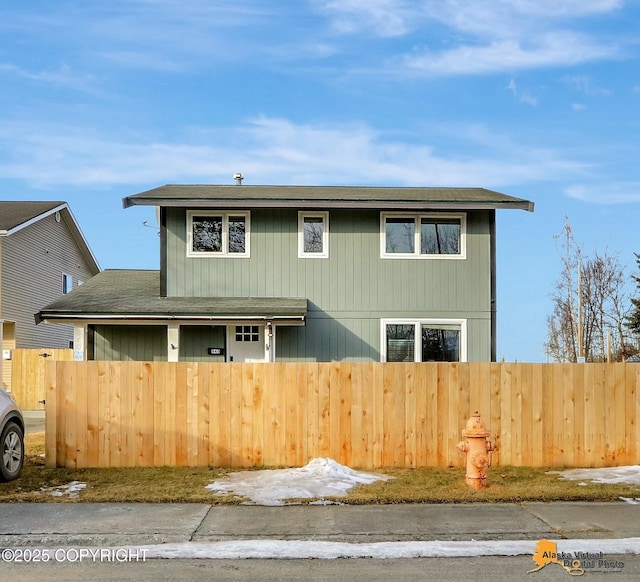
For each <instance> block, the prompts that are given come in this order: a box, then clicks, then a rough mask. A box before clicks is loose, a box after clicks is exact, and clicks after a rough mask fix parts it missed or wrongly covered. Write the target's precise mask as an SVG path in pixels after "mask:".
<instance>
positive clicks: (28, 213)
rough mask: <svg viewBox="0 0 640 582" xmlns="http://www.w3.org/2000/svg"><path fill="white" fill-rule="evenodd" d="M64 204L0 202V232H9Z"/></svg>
mask: <svg viewBox="0 0 640 582" xmlns="http://www.w3.org/2000/svg"><path fill="white" fill-rule="evenodd" d="M64 204H65V203H64V202H25V201H12V200H7V201H4V200H3V201H0V231H7V232H9V231H11V230H13V229H14V228H16V227H18V226H20V225H22V224H25V223H26V222H29V221H31V220H33V219H34V218H37V217H39V216H40V215H41V214H46V213H48V212H49V211H51V210H55V209H58V208H59V207H61V206H63V205H64Z"/></svg>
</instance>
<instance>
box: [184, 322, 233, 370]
mask: <svg viewBox="0 0 640 582" xmlns="http://www.w3.org/2000/svg"><path fill="white" fill-rule="evenodd" d="M225 335H226V330H225V328H224V326H219V325H218V326H213V325H189V326H187V325H183V326H180V356H179V360H180V361H181V362H224V361H225V356H210V355H208V354H207V349H208V348H210V347H225Z"/></svg>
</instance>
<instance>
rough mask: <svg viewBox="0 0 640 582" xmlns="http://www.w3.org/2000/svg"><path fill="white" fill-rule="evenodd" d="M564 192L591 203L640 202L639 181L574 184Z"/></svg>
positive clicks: (571, 196)
mask: <svg viewBox="0 0 640 582" xmlns="http://www.w3.org/2000/svg"><path fill="white" fill-rule="evenodd" d="M565 192H566V194H567V196H569V197H570V198H574V199H576V200H582V201H583V202H589V203H593V204H622V203H632V202H640V182H611V183H597V184H596V183H589V184H588V185H584V184H574V185H572V186H569V187H567V188H566V190H565Z"/></svg>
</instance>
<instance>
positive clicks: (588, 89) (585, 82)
mask: <svg viewBox="0 0 640 582" xmlns="http://www.w3.org/2000/svg"><path fill="white" fill-rule="evenodd" d="M563 81H564V83H565V84H566V85H568V86H569V87H571V88H572V89H574V90H575V91H578V92H579V93H584V94H585V95H589V96H600V95H611V90H610V89H606V88H604V87H600V86H598V85H597V84H596V82H595V81H594V80H593V79H592V78H591V77H590V76H588V75H566V76H565V77H563Z"/></svg>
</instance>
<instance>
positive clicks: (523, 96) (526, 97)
mask: <svg viewBox="0 0 640 582" xmlns="http://www.w3.org/2000/svg"><path fill="white" fill-rule="evenodd" d="M507 89H509V90H510V91H511V93H512V94H513V96H514V97H515V98H516V99H517V100H518V101H521V102H522V103H526V104H527V105H531V106H532V107H535V106H536V105H537V104H538V100H537V99H536V98H535V97H534V96H533V95H530V94H529V93H526V92H522V91H520V90H519V89H518V85H517V84H516V82H515V80H513V79H511V81H509V85H507Z"/></svg>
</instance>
